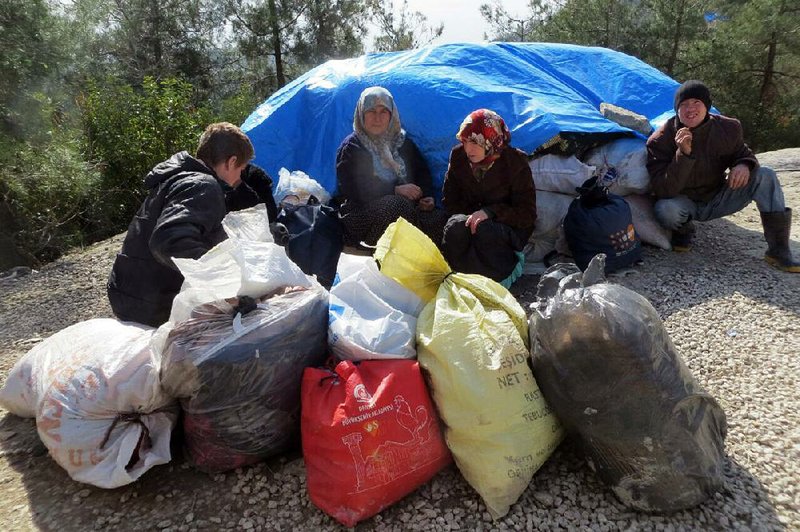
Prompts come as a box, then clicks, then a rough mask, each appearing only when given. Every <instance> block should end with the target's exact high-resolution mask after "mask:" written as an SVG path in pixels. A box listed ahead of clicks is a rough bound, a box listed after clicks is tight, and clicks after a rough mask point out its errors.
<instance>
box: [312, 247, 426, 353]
mask: <svg viewBox="0 0 800 532" xmlns="http://www.w3.org/2000/svg"><path fill="white" fill-rule="evenodd" d="M420 310H422V300H421V299H420V298H419V297H418V296H417V295H416V294H414V292H412V291H410V290H408V289H407V288H405V287H404V286H403V285H401V284H399V283H398V282H396V281H394V280H393V279H390V278H389V277H386V276H385V275H383V274H382V273H381V272H380V271H378V266H377V265H376V264H375V261H374V260H369V261H367V262H365V263H364V264H363V266H362V268H361V269H360V270H357V271H355V272H353V273H352V274H351V275H349V276H348V277H345V278H344V279H342V280H341V281H339V282H338V283H337V284H336V285H335V286H334V287H333V288H331V293H330V310H329V314H330V324H329V326H328V345H329V346H330V348H331V351H332V352H333V354H334V355H336V356H337V357H338V358H339V359H341V360H369V359H380V358H416V356H417V351H416V343H415V339H414V337H415V334H416V329H417V316H418V315H419V312H420Z"/></svg>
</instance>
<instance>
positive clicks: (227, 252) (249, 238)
mask: <svg viewBox="0 0 800 532" xmlns="http://www.w3.org/2000/svg"><path fill="white" fill-rule="evenodd" d="M254 209H255V210H254ZM262 211H263V214H262ZM265 220H266V209H265V208H264V206H263V205H257V206H256V207H253V208H252V209H245V210H241V211H234V212H231V213H228V214H227V215H226V216H225V219H224V220H223V222H222V224H223V226H224V227H225V232H226V233H227V234H228V239H227V240H225V241H223V242H220V243H219V244H217V245H216V246H214V247H213V248H212V249H211V250H209V251H208V252H207V253H206V254H205V255H203V256H202V257H200V258H199V259H197V260H195V259H179V258H175V259H173V260H174V261H175V265H176V266H177V267H178V269H179V270H180V272H181V274H183V278H184V281H183V286H181V291H180V293H178V295H177V296H175V299H174V300H173V302H172V311H171V313H170V318H169V322H167V323H171V324H173V325H174V324H177V323H180V322H181V321H183V320H185V319H186V318H188V317H189V314H190V313H191V311H192V309H193V308H194V307H196V306H198V305H202V304H204V303H209V302H211V301H216V300H218V299H226V298H229V297H234V296H251V297H260V296H262V295H264V294H266V293H268V292H271V291H273V290H275V289H277V288H280V287H282V286H303V287H306V288H309V287H311V286H312V285H313V284H314V283H315V281H313V280H312V279H311V278H310V277H308V276H307V275H306V274H304V273H303V271H302V270H301V269H300V268H299V267H298V266H297V265H296V264H295V263H294V262H292V261H291V259H289V257H288V256H286V250H285V249H284V248H283V247H281V246H279V245H277V244H274V243H273V242H272V236H271V234H270V231H269V228H268V227H267V224H266V221H265ZM263 228H266V229H265V230H262V229H263ZM256 238H262V239H263V240H256ZM158 336H159V337H161V333H159V335H158Z"/></svg>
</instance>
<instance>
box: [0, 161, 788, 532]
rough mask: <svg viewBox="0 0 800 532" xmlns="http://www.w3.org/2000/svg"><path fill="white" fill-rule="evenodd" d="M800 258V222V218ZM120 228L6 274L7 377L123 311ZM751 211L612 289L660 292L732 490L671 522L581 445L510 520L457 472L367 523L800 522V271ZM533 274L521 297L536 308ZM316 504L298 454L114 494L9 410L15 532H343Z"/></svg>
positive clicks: (2, 371) (151, 479)
mask: <svg viewBox="0 0 800 532" xmlns="http://www.w3.org/2000/svg"><path fill="white" fill-rule="evenodd" d="M760 159H761V160H762V164H765V165H771V166H773V168H775V169H776V170H778V172H779V176H780V178H781V181H782V182H783V184H784V188H785V191H786V196H787V203H788V204H789V205H793V206H795V207H797V208H800V149H792V150H781V151H778V152H771V153H768V154H762V155H761V156H760ZM794 235H795V237H794V242H793V246H794V252H795V256H800V245H798V244H797V242H798V239H799V238H800V237H799V236H798V235H800V219H798V218H795V222H794ZM120 243H121V240H120V238H119V237H116V238H113V239H110V240H108V241H105V242H101V243H99V244H97V245H95V246H92V247H90V248H87V249H84V250H81V251H76V252H74V253H72V254H70V255H68V256H65V257H64V258H62V259H61V260H59V261H57V262H55V263H52V264H49V265H47V266H46V267H44V268H42V269H41V270H40V271H38V272H34V273H32V274H30V275H27V276H24V277H19V278H16V279H5V280H2V281H0V378H1V379H4V378H5V376H6V375H7V374H8V372H9V370H10V369H11V367H12V366H13V364H14V362H15V361H16V360H17V359H18V358H20V357H21V356H22V355H23V354H24V353H25V352H26V351H27V350H28V349H29V348H30V347H32V346H33V345H35V344H36V343H37V342H39V341H40V340H41V339H42V338H45V337H47V336H48V335H50V334H52V333H54V332H56V331H58V330H60V329H62V328H64V327H66V326H67V325H70V324H72V323H75V322H78V321H81V320H85V319H89V318H93V317H107V316H110V311H109V308H108V304H107V302H106V298H105V293H104V283H105V280H106V277H107V274H108V271H109V268H110V265H111V261H112V258H113V255H114V253H115V252H116V251H117V249H118V248H119V246H120ZM764 246H765V244H764V241H763V237H762V235H761V231H760V221H759V216H758V212H757V211H756V209H755V207H754V206H751V207H749V208H747V209H745V210H744V211H743V212H741V213H738V214H736V215H735V216H731V217H729V218H727V219H724V220H716V221H713V222H709V223H706V224H702V225H701V226H700V228H699V232H698V235H697V242H696V246H695V248H694V250H693V251H691V252H689V253H685V254H677V253H672V252H666V251H662V250H658V249H653V248H648V249H647V250H646V252H645V260H644V264H642V265H641V266H638V267H636V268H635V269H633V270H630V271H628V272H625V273H623V274H619V275H615V276H613V277H612V278H611V281H612V282H617V283H620V284H623V285H625V286H627V287H629V288H632V289H634V290H636V291H637V292H639V293H640V294H642V295H644V296H645V297H647V298H648V299H649V300H650V301H651V302H652V304H653V305H654V306H655V308H656V309H657V310H658V312H659V314H660V316H661V317H662V319H663V320H664V322H665V325H666V327H667V329H668V331H669V333H670V336H671V338H672V340H673V341H674V343H675V345H676V347H677V349H678V350H679V351H680V353H681V354H682V356H683V358H684V360H685V361H686V363H687V365H688V366H689V368H690V369H691V370H692V372H693V374H694V375H695V377H696V378H697V379H698V380H699V381H700V382H701V383H702V384H703V386H704V387H705V388H706V389H707V391H708V392H709V393H711V394H712V395H713V396H714V397H716V398H717V399H718V400H719V402H720V403H721V404H722V406H723V408H724V409H725V412H726V414H727V417H728V425H729V428H728V438H727V441H726V451H727V464H726V472H725V476H726V485H725V488H724V489H723V490H722V491H721V492H719V493H717V494H716V495H714V496H713V497H712V498H711V499H710V500H708V501H707V502H706V503H704V504H703V505H701V506H699V507H697V508H694V509H692V510H686V511H682V512H678V513H675V514H672V515H667V516H656V515H647V514H642V513H637V512H634V511H631V510H628V509H626V508H625V507H624V506H623V505H622V504H620V503H619V502H618V501H617V500H616V499H615V498H614V496H613V495H612V494H611V493H610V492H609V491H608V490H607V489H605V488H604V487H603V485H602V484H601V483H600V482H599V481H598V480H597V478H596V477H595V476H594V475H593V473H592V472H591V471H590V470H589V469H588V467H587V466H586V465H585V463H584V461H583V460H582V458H581V457H580V456H579V454H578V452H577V450H576V449H575V447H574V445H572V444H571V442H569V441H567V442H565V443H564V444H562V445H561V447H560V448H559V449H558V450H557V451H556V453H555V454H554V455H553V456H552V457H551V458H550V459H549V460H548V462H547V463H546V464H545V465H544V466H543V467H542V469H540V470H539V471H538V472H537V473H536V475H535V476H534V478H533V481H532V482H531V483H530V486H529V487H528V489H527V490H526V491H525V493H524V494H523V495H522V497H521V498H520V500H519V501H518V502H517V503H516V504H515V505H514V506H513V507H512V509H511V511H510V513H509V514H508V515H507V516H506V517H504V518H503V519H501V520H499V521H492V520H491V518H490V517H489V514H488V513H487V512H486V511H485V508H484V506H483V503H482V502H481V500H480V498H479V497H478V496H477V495H476V494H475V492H474V491H473V490H472V489H471V488H470V487H469V486H468V485H467V484H466V482H465V481H464V480H463V479H462V478H461V476H460V474H459V473H458V470H457V469H456V468H455V467H450V468H449V469H447V470H445V471H444V472H442V473H440V474H439V475H438V476H437V477H436V478H435V479H434V480H433V481H432V482H430V483H429V484H427V485H425V486H423V487H421V488H420V489H418V490H417V491H416V492H414V493H413V494H411V495H410V496H408V497H406V498H405V499H403V500H402V501H400V502H399V503H397V504H396V505H394V506H393V507H391V508H389V509H387V510H385V511H384V512H383V513H381V514H380V515H379V516H377V517H374V518H372V519H369V520H367V521H365V522H363V523H361V524H359V525H358V527H357V528H358V529H360V530H373V529H375V530H406V529H412V530H448V529H449V530H490V529H491V530H534V529H537V530H557V529H565V530H566V529H569V530H728V529H733V530H799V529H800V488H798V485H800V408H798V407H799V406H800V399H798V392H800V357H798V353H799V352H800V319H798V318H799V317H800V316H799V315H800V275H790V274H785V273H781V272H778V271H777V270H774V269H772V268H770V267H769V266H767V265H766V263H765V262H764V261H763V260H762V259H761V256H762V254H763V250H764ZM535 282H536V278H535V277H532V276H527V277H523V278H522V280H521V281H519V282H518V283H517V284H516V285H515V287H514V290H513V292H514V293H515V295H516V296H517V297H518V298H519V299H520V301H521V302H522V303H523V304H524V306H525V307H526V308H527V304H528V303H529V302H530V301H531V300H532V298H533V291H534V288H535ZM337 528H339V527H338V525H337V524H336V523H335V522H334V521H333V520H332V519H330V518H328V517H327V516H326V515H325V514H323V513H322V512H321V511H319V510H317V509H316V508H315V507H314V506H313V505H312V504H311V502H310V501H309V499H308V496H307V494H306V487H305V472H304V465H303V460H302V456H301V455H300V453H299V452H294V453H291V454H288V455H285V456H282V457H280V458H276V459H273V460H270V461H268V462H265V463H262V464H259V465H256V466H254V467H249V468H246V469H243V470H237V471H234V472H230V473H227V474H221V475H207V474H205V473H201V472H198V471H196V470H194V469H192V468H191V467H189V466H188V464H186V463H185V461H184V460H183V459H182V458H180V457H178V458H176V459H174V460H173V462H172V464H170V465H166V466H160V467H156V468H155V469H153V470H151V471H150V472H148V473H147V474H145V475H144V477H143V478H141V479H140V480H139V481H137V482H135V483H134V484H131V485H129V486H127V487H123V488H119V489H115V490H102V489H99V488H94V487H91V486H87V485H82V484H79V483H77V482H74V481H72V480H71V479H70V478H69V477H68V476H67V474H66V473H65V472H64V471H63V470H62V469H61V468H60V467H58V466H57V465H56V464H55V462H53V461H52V460H51V459H50V458H49V456H48V455H47V452H46V449H45V447H44V446H43V445H42V444H41V442H40V441H39V438H38V436H37V434H36V429H35V425H34V422H33V420H28V419H20V418H17V417H15V416H12V415H9V414H3V413H2V411H0V529H2V530H33V529H43V530H55V529H59V530H89V529H120V530H134V529H136V530H174V531H176V530H180V531H188V530H195V529H197V530H201V529H204V530H226V529H238V530H306V529H314V530H333V529H337Z"/></svg>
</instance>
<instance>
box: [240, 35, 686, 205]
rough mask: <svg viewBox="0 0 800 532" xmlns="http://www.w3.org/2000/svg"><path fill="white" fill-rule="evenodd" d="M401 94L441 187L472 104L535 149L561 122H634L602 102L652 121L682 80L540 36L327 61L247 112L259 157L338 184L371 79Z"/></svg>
mask: <svg viewBox="0 0 800 532" xmlns="http://www.w3.org/2000/svg"><path fill="white" fill-rule="evenodd" d="M372 85H381V86H383V87H386V88H387V89H389V91H391V93H392V94H393V95H394V98H395V102H396V103H397V107H398V110H399V112H400V121H401V124H402V125H403V127H404V128H405V130H406V131H407V133H408V135H409V136H410V137H411V139H412V140H413V141H414V142H415V143H416V144H417V146H418V147H419V149H420V150H421V151H422V154H423V156H424V157H425V159H426V160H427V161H428V164H429V166H430V169H431V172H432V174H433V177H434V183H435V184H436V185H437V187H440V186H441V182H442V180H443V178H444V173H445V171H446V170H447V160H448V157H449V154H450V150H451V149H452V147H453V146H454V145H455V144H456V142H457V141H456V138H455V134H456V131H457V130H458V126H459V125H460V124H461V121H462V120H463V119H464V117H465V116H467V114H469V113H470V112H472V111H473V110H475V109H479V108H481V107H485V108H488V109H492V110H494V111H496V112H498V113H499V114H500V115H501V116H502V117H503V118H504V119H505V120H506V123H507V124H508V127H509V129H511V144H512V145H513V146H515V147H517V148H520V149H522V150H524V151H526V152H528V153H532V152H533V151H534V150H535V149H536V148H537V147H539V146H540V145H541V144H543V143H544V142H546V141H547V140H549V139H550V138H552V137H553V136H554V135H556V134H558V133H561V132H579V133H580V132H582V133H615V132H629V131H630V130H628V129H626V128H624V127H622V126H619V125H617V124H616V123H614V122H611V121H609V120H607V119H606V118H604V117H603V116H602V115H601V114H600V111H599V108H600V103H601V102H608V103H611V104H614V105H618V106H620V107H624V108H626V109H630V110H631V111H634V112H636V113H639V114H642V115H644V116H646V117H647V118H648V120H650V121H651V122H652V123H653V124H654V126H655V125H658V124H659V123H660V122H663V121H664V120H666V119H667V118H669V116H671V115H672V114H674V112H673V110H672V109H673V107H672V100H673V94H674V93H675V89H676V88H677V86H678V83H677V82H676V81H674V80H672V79H671V78H669V77H668V76H666V75H665V74H663V73H661V72H660V71H658V70H657V69H655V68H653V67H651V66H649V65H647V64H646V63H644V62H642V61H640V60H639V59H636V58H635V57H632V56H629V55H626V54H623V53H620V52H615V51H612V50H608V49H605V48H594V47H584V46H575V45H566V44H543V43H483V44H444V45H440V46H428V47H425V48H421V49H417V50H409V51H406V52H393V53H377V54H367V55H365V56H362V57H358V58H355V59H347V60H336V61H328V62H327V63H324V64H322V65H320V66H318V67H316V68H314V69H312V70H310V71H309V72H307V73H305V74H304V75H302V76H301V77H299V78H297V79H296V80H294V81H293V82H291V83H290V84H288V85H286V86H285V87H284V88H283V89H281V90H280V91H278V92H276V93H275V94H273V95H272V96H271V97H270V98H269V99H268V100H267V101H265V102H264V103H263V104H261V105H260V106H259V107H258V108H257V109H256V110H255V111H254V112H253V113H252V114H251V115H250V116H249V117H248V118H247V120H246V121H245V123H244V125H243V129H244V130H245V131H246V132H247V134H248V135H249V136H250V139H251V140H252V142H253V145H254V146H255V149H256V159H255V162H256V164H258V165H260V166H262V167H264V168H265V169H266V170H267V171H268V172H269V173H270V174H271V175H273V176H274V175H277V174H278V170H279V169H280V168H281V167H285V168H287V169H289V170H302V171H304V172H306V173H307V174H308V175H310V176H311V177H313V178H314V179H316V180H317V181H319V182H320V184H322V186H324V187H325V188H326V189H327V190H328V191H329V192H331V193H332V194H333V193H335V189H336V168H335V160H336V149H337V148H338V147H339V144H340V143H341V141H342V139H344V137H345V136H347V135H348V134H349V133H351V132H352V130H353V111H354V109H355V106H356V102H357V101H358V96H359V95H360V94H361V91H362V90H363V89H365V88H366V87H369V86H372Z"/></svg>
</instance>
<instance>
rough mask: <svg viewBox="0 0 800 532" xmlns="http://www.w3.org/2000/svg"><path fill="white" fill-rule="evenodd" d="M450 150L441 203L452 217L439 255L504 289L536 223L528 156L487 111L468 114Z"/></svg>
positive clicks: (500, 121) (457, 268) (517, 267)
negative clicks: (455, 144) (500, 283)
mask: <svg viewBox="0 0 800 532" xmlns="http://www.w3.org/2000/svg"><path fill="white" fill-rule="evenodd" d="M456 138H458V140H460V141H461V144H459V145H458V146H456V147H455V148H453V151H452V152H450V164H449V166H448V168H447V173H446V174H445V178H444V186H443V190H442V203H443V204H444V207H445V209H447V212H448V214H449V215H450V218H449V219H448V221H447V225H446V226H445V229H444V239H443V241H442V251H443V252H444V256H445V258H446V259H447V262H448V263H449V264H450V267H451V268H452V269H453V270H455V271H458V272H464V273H478V274H481V275H485V276H486V277H490V278H492V279H494V280H495V281H498V282H503V284H505V285H506V286H508V285H510V284H511V281H513V280H514V279H515V278H516V277H517V276H519V272H520V271H521V264H522V261H521V258H520V257H521V256H522V255H521V252H522V249H523V248H524V247H525V244H526V243H527V241H528V238H529V237H530V236H531V233H532V232H533V226H534V222H535V220H536V190H535V189H534V185H533V176H532V174H531V169H530V166H528V157H527V155H525V153H524V152H522V151H520V150H517V149H515V148H512V147H511V146H509V145H508V143H509V140H511V133H510V132H509V130H508V128H507V127H506V124H505V122H504V121H503V119H502V118H501V117H500V115H498V114H497V113H495V112H494V111H490V110H488V109H478V110H477V111H474V112H472V113H470V115H469V116H467V118H466V119H464V122H463V123H462V124H461V127H460V128H459V130H458V134H457V135H456Z"/></svg>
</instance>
